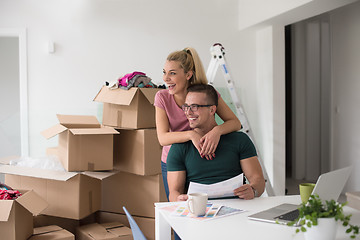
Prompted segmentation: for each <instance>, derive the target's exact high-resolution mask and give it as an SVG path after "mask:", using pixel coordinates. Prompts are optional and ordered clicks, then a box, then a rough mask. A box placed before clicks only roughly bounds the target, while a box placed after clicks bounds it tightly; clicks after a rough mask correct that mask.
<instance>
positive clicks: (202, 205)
mask: <svg viewBox="0 0 360 240" xmlns="http://www.w3.org/2000/svg"><path fill="white" fill-rule="evenodd" d="M207 201H208V195H207V194H206V193H190V194H188V201H187V205H188V208H189V211H190V212H191V213H192V214H194V215H195V216H203V215H205V212H206V205H207Z"/></svg>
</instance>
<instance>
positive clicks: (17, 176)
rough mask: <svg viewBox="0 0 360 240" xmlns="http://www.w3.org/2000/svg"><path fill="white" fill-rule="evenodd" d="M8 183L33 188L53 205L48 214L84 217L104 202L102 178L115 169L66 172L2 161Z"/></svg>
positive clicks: (17, 186) (46, 213)
mask: <svg viewBox="0 0 360 240" xmlns="http://www.w3.org/2000/svg"><path fill="white" fill-rule="evenodd" d="M0 172H1V173H5V174H6V175H5V183H6V184H7V185H9V186H11V187H14V188H18V189H33V190H34V191H35V192H36V193H37V194H39V195H40V196H41V197H43V198H44V199H45V200H46V201H47V202H48V204H49V206H48V207H47V208H46V209H45V210H44V211H43V212H42V213H43V214H45V215H50V216H57V217H64V218H71V219H82V218H84V217H86V216H89V215H90V214H92V213H94V212H96V211H98V210H99V209H100V206H101V180H103V179H105V178H107V177H109V176H111V175H113V174H115V173H114V172H82V173H78V172H62V171H54V170H45V169H38V168H28V167H19V166H8V165H0Z"/></svg>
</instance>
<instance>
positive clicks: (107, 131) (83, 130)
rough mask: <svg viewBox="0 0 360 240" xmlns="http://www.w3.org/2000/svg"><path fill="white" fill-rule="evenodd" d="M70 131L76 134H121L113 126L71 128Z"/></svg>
mask: <svg viewBox="0 0 360 240" xmlns="http://www.w3.org/2000/svg"><path fill="white" fill-rule="evenodd" d="M70 132H71V133H72V134H74V135H94V134H97V135H98V134H119V132H118V131H116V130H115V129H113V128H108V127H104V128H73V129H70Z"/></svg>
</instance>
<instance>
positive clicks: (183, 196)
mask: <svg viewBox="0 0 360 240" xmlns="http://www.w3.org/2000/svg"><path fill="white" fill-rule="evenodd" d="M186 200H188V195H187V194H180V195H179V196H178V197H177V201H186Z"/></svg>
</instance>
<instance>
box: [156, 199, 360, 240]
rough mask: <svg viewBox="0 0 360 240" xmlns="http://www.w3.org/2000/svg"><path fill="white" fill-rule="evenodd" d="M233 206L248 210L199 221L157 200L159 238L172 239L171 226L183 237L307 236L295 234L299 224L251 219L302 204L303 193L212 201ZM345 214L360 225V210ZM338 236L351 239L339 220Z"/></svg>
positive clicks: (224, 239)
mask: <svg viewBox="0 0 360 240" xmlns="http://www.w3.org/2000/svg"><path fill="white" fill-rule="evenodd" d="M211 202H213V203H216V204H222V205H226V206H229V207H233V208H238V209H244V210H247V211H246V212H243V213H240V214H235V215H231V216H227V217H222V218H219V219H213V220H208V221H205V222H204V221H199V220H196V219H189V218H181V217H173V216H169V214H170V213H169V212H168V211H166V210H161V206H164V204H169V203H155V237H156V240H170V239H171V237H170V236H171V228H173V229H174V230H175V231H176V233H177V234H178V235H179V236H180V238H181V239H182V240H192V239H194V240H199V239H200V240H201V239H217V240H218V239H220V240H227V239H251V240H254V239H267V240H271V239H274V240H287V239H294V240H298V239H299V240H300V239H304V235H303V233H297V234H296V233H295V227H289V226H286V225H280V224H272V223H265V222H258V221H253V220H248V218H247V216H248V215H251V214H253V213H256V212H259V211H261V210H265V209H267V208H270V207H273V206H276V205H278V204H281V203H294V204H300V196H299V195H293V196H277V197H262V198H256V199H253V200H242V199H230V200H229V199H228V200H215V201H214V200H212V201H211ZM344 212H345V214H349V213H351V214H352V215H353V216H352V218H351V221H350V222H351V223H352V224H356V225H360V211H357V210H355V209H353V208H350V207H347V206H345V207H344ZM336 239H337V240H338V239H339V240H340V239H341V240H342V239H344V240H345V239H350V235H349V234H346V233H345V230H344V228H343V227H342V226H341V224H340V223H338V231H337V237H336Z"/></svg>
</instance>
